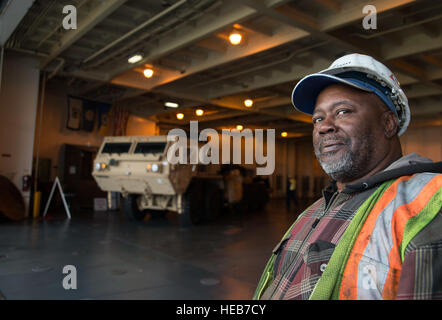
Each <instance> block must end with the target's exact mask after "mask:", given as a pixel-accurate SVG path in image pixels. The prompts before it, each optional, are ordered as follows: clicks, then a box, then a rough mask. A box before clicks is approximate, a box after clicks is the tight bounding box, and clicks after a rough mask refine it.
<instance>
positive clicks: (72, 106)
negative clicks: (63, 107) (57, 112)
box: [66, 97, 83, 130]
mask: <svg viewBox="0 0 442 320" xmlns="http://www.w3.org/2000/svg"><path fill="white" fill-rule="evenodd" d="M67 100H68V119H67V122H66V128H68V129H71V130H80V125H81V114H82V110H83V101H82V100H80V99H77V98H72V97H68V99H67Z"/></svg>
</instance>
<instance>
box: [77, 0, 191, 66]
mask: <svg viewBox="0 0 442 320" xmlns="http://www.w3.org/2000/svg"><path fill="white" fill-rule="evenodd" d="M186 2H187V0H181V1H179V2H177V3H175V4H174V5H172V6H170V7H169V8H167V9H166V10H163V11H161V12H160V13H159V14H157V15H155V16H153V17H152V18H150V19H149V20H147V21H145V22H144V23H142V24H141V25H139V26H138V27H136V28H134V29H132V30H131V31H129V32H128V33H126V34H125V35H123V36H122V37H120V38H118V39H117V40H115V41H113V42H111V43H110V44H108V45H107V46H105V47H104V48H102V49H100V50H98V51H97V52H95V53H94V54H92V55H90V56H89V57H87V58H85V59H84V60H83V61H82V63H86V62H88V61H90V60H92V59H94V58H95V57H97V56H99V55H100V54H102V53H103V52H105V51H107V50H109V49H110V48H112V47H114V46H115V45H117V44H118V43H120V42H121V41H123V40H125V39H127V38H128V37H130V36H131V35H133V34H134V33H136V32H138V31H139V30H141V29H143V28H145V27H146V26H148V25H150V24H152V23H154V22H155V21H157V20H158V19H160V18H162V17H163V16H164V15H166V14H168V13H169V12H171V11H173V10H175V9H176V8H178V7H180V6H182V5H183V4H185V3H186Z"/></svg>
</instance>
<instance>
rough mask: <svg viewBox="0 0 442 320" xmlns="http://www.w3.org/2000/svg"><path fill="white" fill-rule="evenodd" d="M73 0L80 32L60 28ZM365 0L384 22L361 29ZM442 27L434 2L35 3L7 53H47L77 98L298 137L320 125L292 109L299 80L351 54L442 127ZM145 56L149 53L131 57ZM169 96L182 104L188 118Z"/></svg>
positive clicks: (46, 65) (420, 119)
mask: <svg viewBox="0 0 442 320" xmlns="http://www.w3.org/2000/svg"><path fill="white" fill-rule="evenodd" d="M68 4H70V5H74V6H75V7H76V8H77V16H78V28H77V29H76V30H64V29H63V27H62V20H63V17H64V15H63V14H62V8H63V7H64V6H65V5H68ZM367 4H370V5H374V6H375V7H376V10H377V29H376V30H365V29H364V28H363V26H362V20H363V18H364V17H365V16H366V14H364V13H363V12H362V8H363V7H364V6H365V5H367ZM234 29H237V30H240V31H241V32H242V34H243V35H244V41H243V42H242V43H241V44H240V45H237V46H233V45H231V44H230V43H229V42H228V35H229V33H230V32H231V31H232V30H234ZM441 31H442V2H440V1H434V0H422V1H414V0H372V1H369V2H367V1H360V0H296V1H287V0H148V1H146V0H144V1H143V0H106V1H104V0H69V1H65V0H36V1H35V2H34V4H33V6H32V7H31V9H30V10H29V11H28V13H27V14H26V16H25V17H24V18H23V20H22V21H21V23H20V24H19V26H18V27H17V29H16V30H15V32H14V33H13V34H12V36H11V37H10V39H9V41H8V42H7V44H6V49H7V50H16V51H25V52H30V53H33V54H36V55H38V56H39V57H40V59H41V67H42V69H43V70H45V71H47V72H48V74H49V75H50V76H49V77H50V78H51V80H50V81H63V82H65V83H67V84H68V86H69V89H70V91H71V93H72V94H75V95H77V96H78V95H79V96H83V97H85V98H90V99H94V100H101V101H106V102H118V103H124V104H126V105H128V106H129V107H130V108H131V109H132V111H133V112H135V113H139V114H144V115H146V116H152V117H154V119H156V120H157V121H159V124H160V126H161V127H162V128H167V127H170V126H175V127H178V126H186V125H187V121H189V120H193V119H196V116H194V115H193V110H194V109H195V108H197V107H203V108H204V109H205V110H207V112H206V113H205V115H204V116H203V117H200V118H198V120H199V121H201V122H204V124H203V126H205V127H226V126H233V125H235V124H236V123H241V124H244V125H245V126H246V127H247V126H248V127H251V128H253V127H261V128H266V127H273V128H277V130H278V131H280V130H284V131H288V132H289V136H290V135H291V136H299V135H300V134H302V133H306V132H308V131H309V130H310V128H311V126H310V125H309V123H310V119H309V117H307V116H305V115H303V114H300V113H298V112H296V111H295V110H294V109H293V107H291V105H290V93H291V90H292V88H293V86H294V85H295V84H296V82H297V81H298V80H299V79H301V78H302V77H303V76H305V75H306V74H309V73H312V72H316V71H319V70H321V69H324V68H326V67H327V66H328V65H329V64H330V63H331V62H332V61H333V60H334V59H335V58H337V57H338V56H340V55H342V54H345V53H349V52H360V53H366V54H370V55H373V56H374V57H376V58H377V59H379V60H381V61H382V62H384V63H385V64H386V65H387V66H388V67H390V68H391V69H392V70H394V71H395V72H396V74H397V77H398V79H399V81H400V82H401V85H402V86H403V89H404V91H405V93H406V94H407V96H408V98H409V100H410V106H411V109H412V116H413V123H415V124H416V125H441V124H442V105H441V98H442V34H441ZM137 52H141V53H143V56H144V58H143V60H142V61H140V62H139V63H137V64H135V65H132V64H129V63H128V61H127V59H128V57H129V56H130V55H132V54H134V53H137ZM146 65H149V66H151V67H152V68H153V69H154V72H155V73H154V76H153V77H152V78H150V79H147V78H145V77H144V76H143V74H142V71H143V68H144V67H145V66H146ZM245 98H252V99H254V101H255V103H254V105H253V107H252V108H250V109H247V108H245V107H244V105H243V100H244V99H245ZM166 100H173V101H176V102H178V103H180V108H179V110H180V112H183V113H184V114H185V118H184V120H182V121H179V120H177V119H176V118H175V116H174V114H175V113H176V112H177V110H170V109H168V110H166V109H165V108H164V106H163V103H164V101H166Z"/></svg>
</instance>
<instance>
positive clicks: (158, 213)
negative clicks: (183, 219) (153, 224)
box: [146, 209, 167, 219]
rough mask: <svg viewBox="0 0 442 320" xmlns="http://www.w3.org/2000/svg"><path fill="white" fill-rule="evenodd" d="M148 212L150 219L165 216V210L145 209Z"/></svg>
mask: <svg viewBox="0 0 442 320" xmlns="http://www.w3.org/2000/svg"><path fill="white" fill-rule="evenodd" d="M146 211H147V213H148V214H150V216H151V218H152V219H163V218H165V217H166V213H167V210H153V209H147V210H146Z"/></svg>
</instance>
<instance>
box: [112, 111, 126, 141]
mask: <svg viewBox="0 0 442 320" xmlns="http://www.w3.org/2000/svg"><path fill="white" fill-rule="evenodd" d="M111 113H112V120H113V121H112V122H113V132H112V135H114V136H125V135H126V126H127V120H128V119H129V111H128V110H127V108H126V107H125V106H121V105H114V106H112V110H111Z"/></svg>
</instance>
